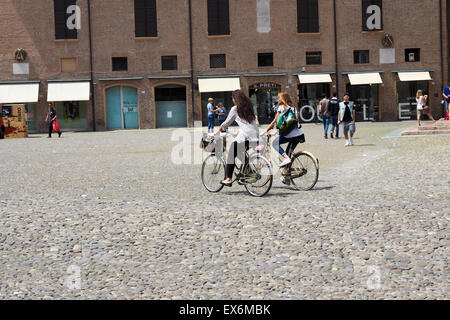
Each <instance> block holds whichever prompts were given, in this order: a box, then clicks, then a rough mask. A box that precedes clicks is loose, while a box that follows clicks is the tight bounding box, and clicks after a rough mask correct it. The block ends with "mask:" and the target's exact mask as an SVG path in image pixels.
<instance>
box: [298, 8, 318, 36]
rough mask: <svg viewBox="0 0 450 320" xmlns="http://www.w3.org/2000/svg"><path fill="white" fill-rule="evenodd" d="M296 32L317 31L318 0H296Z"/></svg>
mask: <svg viewBox="0 0 450 320" xmlns="http://www.w3.org/2000/svg"><path fill="white" fill-rule="evenodd" d="M297 31H298V33H314V32H319V1H318V0H297Z"/></svg>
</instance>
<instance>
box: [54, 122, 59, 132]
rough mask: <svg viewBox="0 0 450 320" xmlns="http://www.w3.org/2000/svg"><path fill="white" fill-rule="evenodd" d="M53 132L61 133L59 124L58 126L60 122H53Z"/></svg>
mask: <svg viewBox="0 0 450 320" xmlns="http://www.w3.org/2000/svg"><path fill="white" fill-rule="evenodd" d="M53 130H54V131H55V132H59V124H58V122H56V120H55V121H53Z"/></svg>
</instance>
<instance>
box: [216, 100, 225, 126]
mask: <svg viewBox="0 0 450 320" xmlns="http://www.w3.org/2000/svg"><path fill="white" fill-rule="evenodd" d="M226 119H227V109H226V108H225V107H224V105H223V103H222V102H219V103H218V104H217V120H219V125H222V123H224V121H225V120H226ZM223 132H226V130H224V131H223Z"/></svg>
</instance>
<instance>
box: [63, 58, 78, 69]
mask: <svg viewBox="0 0 450 320" xmlns="http://www.w3.org/2000/svg"><path fill="white" fill-rule="evenodd" d="M76 70H77V59H76V58H61V72H74V71H76Z"/></svg>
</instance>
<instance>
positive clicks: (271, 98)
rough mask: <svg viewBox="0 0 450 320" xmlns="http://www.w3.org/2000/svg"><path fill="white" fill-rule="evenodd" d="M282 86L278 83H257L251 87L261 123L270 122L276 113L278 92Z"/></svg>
mask: <svg viewBox="0 0 450 320" xmlns="http://www.w3.org/2000/svg"><path fill="white" fill-rule="evenodd" d="M280 92H281V86H280V85H279V84H277V83H273V82H266V83H257V84H254V85H251V86H250V87H249V94H250V99H251V100H252V102H253V107H254V108H255V113H256V115H257V118H258V122H259V124H269V123H271V122H272V120H273V118H274V116H275V114H276V104H277V103H278V93H280Z"/></svg>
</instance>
